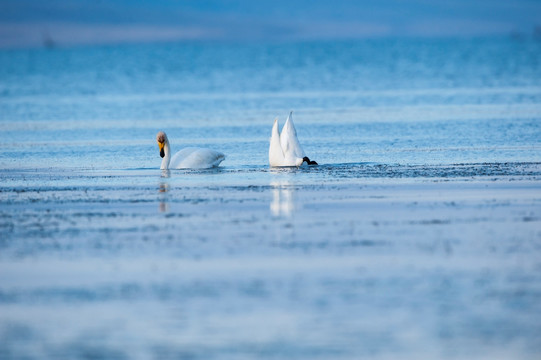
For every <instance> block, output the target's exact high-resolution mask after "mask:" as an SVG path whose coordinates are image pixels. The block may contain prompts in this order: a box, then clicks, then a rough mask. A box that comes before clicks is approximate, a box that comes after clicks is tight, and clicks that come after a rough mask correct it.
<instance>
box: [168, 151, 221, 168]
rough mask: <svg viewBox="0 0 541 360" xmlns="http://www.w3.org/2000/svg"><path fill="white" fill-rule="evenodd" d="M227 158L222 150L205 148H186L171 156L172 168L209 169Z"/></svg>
mask: <svg viewBox="0 0 541 360" xmlns="http://www.w3.org/2000/svg"><path fill="white" fill-rule="evenodd" d="M224 159H225V155H224V154H222V153H221V152H218V151H215V150H211V149H205V148H184V149H182V150H180V151H179V152H177V153H176V154H175V155H174V156H173V157H172V158H171V164H170V166H169V168H171V169H208V168H211V167H215V166H218V165H220V163H221V162H222V161H223V160H224Z"/></svg>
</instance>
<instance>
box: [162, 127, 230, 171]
mask: <svg viewBox="0 0 541 360" xmlns="http://www.w3.org/2000/svg"><path fill="white" fill-rule="evenodd" d="M156 141H157V142H158V146H159V148H160V156H161V157H162V158H163V159H162V164H161V166H160V169H162V170H168V169H208V168H212V167H216V166H218V165H220V163H221V162H222V161H223V160H224V159H225V155H224V154H222V153H221V152H218V151H214V150H211V149H205V148H195V147H189V148H184V149H182V150H180V151H178V152H177V153H176V154H175V155H173V156H171V146H170V145H169V139H168V138H167V135H166V134H165V133H164V132H163V131H160V132H159V133H158V135H156Z"/></svg>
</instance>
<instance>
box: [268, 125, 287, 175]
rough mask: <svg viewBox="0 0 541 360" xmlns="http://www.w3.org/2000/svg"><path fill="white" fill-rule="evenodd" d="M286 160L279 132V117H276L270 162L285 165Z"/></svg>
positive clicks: (275, 164)
mask: <svg viewBox="0 0 541 360" xmlns="http://www.w3.org/2000/svg"><path fill="white" fill-rule="evenodd" d="M284 160H285V159H284V152H283V151H282V146H281V145H280V134H279V133H278V119H274V125H272V131H271V138H270V144H269V164H270V166H284Z"/></svg>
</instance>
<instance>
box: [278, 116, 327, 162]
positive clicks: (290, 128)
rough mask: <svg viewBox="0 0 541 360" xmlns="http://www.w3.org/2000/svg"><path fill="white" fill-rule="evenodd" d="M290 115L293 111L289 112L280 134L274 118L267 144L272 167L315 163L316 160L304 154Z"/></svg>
mask: <svg viewBox="0 0 541 360" xmlns="http://www.w3.org/2000/svg"><path fill="white" fill-rule="evenodd" d="M292 115H293V111H291V112H290V113H289V116H288V117H287V120H286V123H285V124H284V127H283V128H282V133H281V134H279V133H278V119H274V125H273V126H272V132H271V139H270V145H269V164H270V166H272V167H275V166H301V165H303V164H307V165H317V162H315V161H311V160H310V159H309V158H308V157H307V156H306V155H305V154H304V150H303V149H302V147H301V144H300V143H299V139H297V130H295V125H294V124H293V117H292Z"/></svg>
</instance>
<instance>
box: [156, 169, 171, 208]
mask: <svg viewBox="0 0 541 360" xmlns="http://www.w3.org/2000/svg"><path fill="white" fill-rule="evenodd" d="M161 177H162V179H168V178H169V177H171V172H170V171H169V170H162V175H161ZM158 192H159V194H160V207H159V209H160V212H168V211H169V202H168V200H169V199H168V194H167V193H168V192H169V183H168V182H167V181H161V182H160V186H159V188H158Z"/></svg>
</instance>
